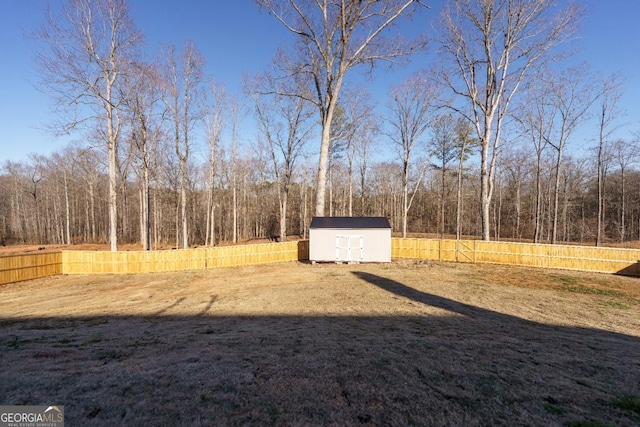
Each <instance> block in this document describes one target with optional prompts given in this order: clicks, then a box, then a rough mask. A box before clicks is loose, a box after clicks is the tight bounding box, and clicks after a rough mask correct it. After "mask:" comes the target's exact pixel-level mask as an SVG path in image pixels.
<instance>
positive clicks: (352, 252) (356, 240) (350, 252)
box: [336, 234, 364, 262]
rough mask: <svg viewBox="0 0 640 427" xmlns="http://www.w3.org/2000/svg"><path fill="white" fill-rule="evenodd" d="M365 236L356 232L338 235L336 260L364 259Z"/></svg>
mask: <svg viewBox="0 0 640 427" xmlns="http://www.w3.org/2000/svg"><path fill="white" fill-rule="evenodd" d="M362 241H363V238H362V236H360V235H356V234H338V235H336V261H346V262H349V261H357V262H360V261H362V256H363V252H364V247H363V244H362Z"/></svg>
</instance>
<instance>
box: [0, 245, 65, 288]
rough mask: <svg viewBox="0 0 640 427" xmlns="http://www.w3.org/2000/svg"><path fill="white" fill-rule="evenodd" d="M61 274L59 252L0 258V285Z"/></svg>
mask: <svg viewBox="0 0 640 427" xmlns="http://www.w3.org/2000/svg"><path fill="white" fill-rule="evenodd" d="M58 274H62V255H61V253H60V252H50V253H43V254H28V255H12V256H6V257H1V258H0V285H3V284H5V283H13V282H20V281H22V280H31V279H37V278H40V277H48V276H55V275H58Z"/></svg>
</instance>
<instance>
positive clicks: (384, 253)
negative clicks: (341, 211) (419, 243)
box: [309, 217, 391, 262]
mask: <svg viewBox="0 0 640 427" xmlns="http://www.w3.org/2000/svg"><path fill="white" fill-rule="evenodd" d="M309 259H310V260H311V261H319V262H391V226H390V225H389V221H388V220H387V218H380V217H374V218H369V217H353V218H350V217H321V218H320V217H317V218H314V219H313V221H312V222H311V227H310V229H309Z"/></svg>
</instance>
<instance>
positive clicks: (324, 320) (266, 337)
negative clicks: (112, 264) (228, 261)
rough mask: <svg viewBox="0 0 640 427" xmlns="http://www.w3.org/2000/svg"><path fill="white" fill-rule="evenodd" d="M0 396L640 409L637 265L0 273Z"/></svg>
mask: <svg viewBox="0 0 640 427" xmlns="http://www.w3.org/2000/svg"><path fill="white" fill-rule="evenodd" d="M0 367H1V368H0V404H5V405H9V404H11V405H21V404H24V405H40V404H42V405H64V406H65V421H66V422H67V425H69V426H75V425H83V426H91V425H98V426H113V425H131V426H141V425H153V426H162V425H166V426H176V425H194V426H199V425H203V426H206V425H245V424H248V425H272V424H274V425H340V426H343V425H393V426H406V425H451V426H463V425H464V426H475V425H482V426H485V425H504V426H512V425H536V426H538V425H551V426H553V425H566V426H574V427H577V426H602V425H621V426H633V425H640V279H638V278H629V277H619V276H613V275H600V274H586V273H578V272H568V271H559V270H541V269H530V268H520V267H508V266H497V265H472V264H447V263H424V262H411V261H397V262H394V263H391V264H376V265H373V264H362V265H333V264H318V265H310V264H304V263H285V264H277V265H268V266H259V267H243V268H229V269H217V270H203V271H190V272H177V273H162V274H146V275H137V276H108V275H105V276H56V277H51V278H46V279H39V280H32V281H28V282H21V283H14V284H9V285H4V286H0Z"/></svg>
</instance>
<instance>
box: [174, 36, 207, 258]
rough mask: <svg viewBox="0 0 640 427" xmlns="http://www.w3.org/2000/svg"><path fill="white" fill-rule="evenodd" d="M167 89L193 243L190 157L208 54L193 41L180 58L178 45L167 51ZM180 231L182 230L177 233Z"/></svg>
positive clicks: (183, 210) (182, 201) (185, 244)
mask: <svg viewBox="0 0 640 427" xmlns="http://www.w3.org/2000/svg"><path fill="white" fill-rule="evenodd" d="M166 59H167V70H166V81H167V93H166V97H165V103H166V106H167V110H168V111H169V113H170V115H171V119H172V122H173V131H174V143H175V151H176V156H177V157H178V160H179V161H180V218H181V224H182V232H181V235H182V248H183V249H187V248H188V247H189V233H188V231H189V230H188V226H187V224H188V222H189V221H188V218H187V162H188V160H189V154H190V145H191V139H190V136H191V131H192V129H193V127H194V126H195V124H196V122H197V121H198V120H199V119H200V118H201V114H202V111H201V110H200V108H199V107H200V106H201V105H200V104H199V97H200V96H202V92H201V90H200V85H201V83H202V80H203V76H204V74H203V67H204V58H203V57H202V54H201V53H200V51H198V49H197V48H196V46H195V44H194V43H193V42H190V41H187V42H185V45H184V50H183V52H182V55H181V57H180V58H176V52H175V47H174V46H169V47H168V49H167V52H166ZM177 234H178V233H177Z"/></svg>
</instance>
